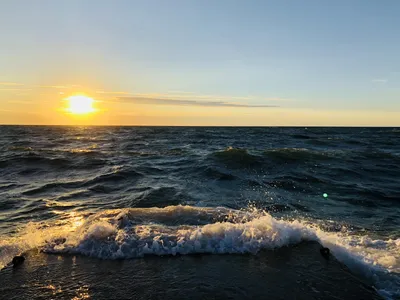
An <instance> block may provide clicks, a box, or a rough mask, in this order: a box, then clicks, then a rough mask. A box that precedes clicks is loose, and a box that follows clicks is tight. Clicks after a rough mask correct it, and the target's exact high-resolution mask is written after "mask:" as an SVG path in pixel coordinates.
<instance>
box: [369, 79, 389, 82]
mask: <svg viewBox="0 0 400 300" xmlns="http://www.w3.org/2000/svg"><path fill="white" fill-rule="evenodd" d="M371 81H372V82H373V83H387V82H388V80H387V79H385V78H377V79H372V80H371Z"/></svg>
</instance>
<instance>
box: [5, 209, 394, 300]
mask: <svg viewBox="0 0 400 300" xmlns="http://www.w3.org/2000/svg"><path fill="white" fill-rule="evenodd" d="M303 241H316V242H319V243H320V244H322V245H323V246H325V247H328V248H329V249H330V250H331V252H332V254H333V255H334V256H335V257H336V258H337V259H338V260H339V261H341V262H342V263H343V264H345V265H346V266H347V267H348V268H349V269H350V270H351V271H352V272H353V273H356V274H358V275H360V276H362V277H364V278H365V279H367V280H369V281H370V282H371V283H372V284H373V285H374V286H375V287H376V289H377V290H378V292H379V293H380V294H381V295H382V296H384V297H386V298H388V299H390V298H396V297H399V296H400V279H399V276H398V273H400V239H388V240H374V239H372V238H370V237H368V236H360V235H354V234H351V233H348V232H346V231H341V232H327V231H324V230H322V229H321V227H320V226H318V225H317V224H316V223H312V222H309V221H307V222H306V221H302V220H283V219H282V220H278V219H275V218H273V217H272V216H271V215H270V214H268V213H266V212H260V211H256V210H254V211H252V212H245V211H237V210H231V209H228V208H223V207H218V208H199V207H191V206H180V205H179V206H169V207H165V208H131V209H117V210H107V211H103V212H100V213H97V214H94V215H91V216H87V217H86V216H85V217H83V216H78V215H75V216H73V217H72V218H71V219H70V220H69V221H66V222H65V223H63V224H48V223H30V224H29V225H28V226H27V228H26V229H25V231H24V232H23V233H21V235H20V236H19V237H18V238H14V239H10V240H6V241H1V242H0V264H2V265H5V264H6V263H8V262H9V261H11V259H12V257H13V255H16V254H19V253H20V252H23V251H26V250H28V249H32V248H38V249H40V250H41V251H43V252H46V253H58V254H60V253H70V254H80V255H86V256H91V257H96V258H101V259H125V258H138V257H144V256H146V255H157V256H165V255H178V254H180V255H186V254H196V253H197V254H198V253H207V254H241V253H251V254H256V253H257V252H259V251H261V250H263V249H277V248H280V247H284V246H289V245H293V244H297V243H300V242H303Z"/></svg>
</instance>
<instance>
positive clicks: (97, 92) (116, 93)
mask: <svg viewBox="0 0 400 300" xmlns="http://www.w3.org/2000/svg"><path fill="white" fill-rule="evenodd" d="M96 94H105V95H129V94H130V93H129V92H106V91H96Z"/></svg>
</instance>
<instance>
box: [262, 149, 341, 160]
mask: <svg viewBox="0 0 400 300" xmlns="http://www.w3.org/2000/svg"><path fill="white" fill-rule="evenodd" d="M338 154H339V153H335V152H333V151H330V152H328V151H317V150H309V149H306V148H276V149H268V150H265V151H264V155H265V156H267V157H269V158H273V159H281V160H285V161H298V160H327V159H331V158H333V157H334V156H337V155H338Z"/></svg>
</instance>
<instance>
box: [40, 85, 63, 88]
mask: <svg viewBox="0 0 400 300" xmlns="http://www.w3.org/2000/svg"><path fill="white" fill-rule="evenodd" d="M38 87H39V88H42V89H66V88H68V87H67V86H65V85H39V86H38Z"/></svg>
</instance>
